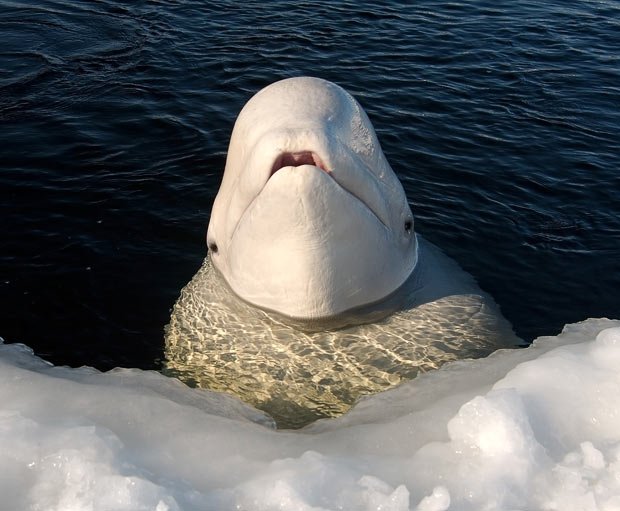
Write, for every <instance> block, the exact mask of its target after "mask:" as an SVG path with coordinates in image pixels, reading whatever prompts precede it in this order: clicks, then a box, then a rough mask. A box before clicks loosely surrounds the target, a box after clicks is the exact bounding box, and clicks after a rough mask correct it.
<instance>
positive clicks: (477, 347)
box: [166, 238, 519, 427]
mask: <svg viewBox="0 0 620 511" xmlns="http://www.w3.org/2000/svg"><path fill="white" fill-rule="evenodd" d="M418 241H419V262H418V265H417V267H416V270H415V272H414V274H412V276H411V277H410V279H409V280H408V281H407V282H406V283H405V284H404V285H403V286H402V287H401V288H400V289H399V290H397V292H396V293H394V294H393V295H392V296H391V297H389V299H387V300H386V301H384V302H381V303H377V304H374V306H373V307H368V308H367V309H365V310H360V311H359V312H355V313H352V314H350V315H345V316H344V317H341V318H332V319H330V320H323V321H315V322H311V323H299V322H297V323H292V322H290V321H289V320H287V319H286V318H283V317H280V316H278V315H275V314H273V313H268V312H265V311H262V310H261V309H258V308H256V307H253V306H252V305H250V304H248V303H246V302H244V301H242V300H240V299H239V297H238V296H236V295H235V294H234V293H233V292H232V291H231V290H230V288H229V287H228V286H227V284H226V282H225V281H224V280H223V278H222V276H221V275H220V274H219V273H218V271H217V270H215V269H214V268H213V266H212V263H211V261H210V260H209V258H208V257H207V258H206V259H205V262H204V264H203V266H202V268H201V269H200V270H199V271H198V273H197V274H196V275H195V276H194V278H193V279H192V281H191V282H190V283H189V284H188V285H187V286H186V287H185V288H184V289H183V291H182V292H181V296H180V297H179V299H178V301H177V303H176V304H175V306H174V309H173V312H172V316H171V319H170V324H169V325H168V327H167V329H166V360H167V361H166V372H167V374H169V375H171V376H176V377H178V378H180V379H181V380H183V381H185V382H186V383H188V384H190V385H195V386H198V387H202V388H208V389H212V390H221V391H226V392H230V393H232V394H235V395H237V396H238V397H240V398H241V399H243V400H244V401H245V402H247V403H250V404H252V405H253V406H255V407H257V408H259V409H261V410H264V411H266V412H267V413H269V414H270V415H271V416H272V417H273V418H274V419H275V420H276V422H277V423H278V425H279V426H280V427H301V426H304V425H306V424H308V423H310V422H312V421H314V420H316V419H320V418H323V417H332V416H337V415H340V414H343V413H345V412H346V411H347V410H348V409H349V408H350V407H351V406H352V405H353V404H354V403H355V402H356V401H357V400H358V399H359V398H360V397H362V396H364V395H369V394H374V393H376V392H380V391H382V390H385V389H388V388H390V387H393V386H395V385H398V384H399V383H401V382H403V381H407V380H410V379H412V378H414V377H415V376H416V375H417V374H418V373H420V372H425V371H428V370H431V369H435V368H437V367H439V366H441V365H442V364H444V363H446V362H449V361H453V360H458V359H463V358H469V357H482V356H486V355H488V354H490V353H491V352H493V351H495V350H497V349H499V348H508V347H514V346H515V345H517V344H518V343H519V340H518V338H517V337H516V336H515V335H514V333H513V331H512V328H511V326H510V324H509V323H508V322H507V321H506V320H505V319H504V318H503V317H502V315H501V314H500V312H499V310H498V308H497V305H496V304H495V302H494V301H493V299H492V298H491V297H490V296H488V295H486V294H485V293H483V292H482V291H480V289H479V287H478V286H477V284H476V283H475V281H474V279H473V278H472V277H471V276H470V275H469V274H467V273H466V272H465V271H463V270H462V269H461V268H460V267H459V266H458V265H457V264H456V263H455V262H454V261H452V260H451V259H450V258H448V257H447V256H446V255H445V254H443V253H442V252H441V251H440V250H439V249H438V248H437V247H435V246H433V245H432V244H430V243H428V242H426V241H425V240H423V239H421V238H418ZM378 316H383V317H378ZM351 321H370V322H369V323H362V324H357V325H353V326H348V327H342V328H337V327H338V323H339V322H342V323H346V322H351Z"/></svg>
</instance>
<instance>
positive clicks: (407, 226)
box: [405, 218, 413, 234]
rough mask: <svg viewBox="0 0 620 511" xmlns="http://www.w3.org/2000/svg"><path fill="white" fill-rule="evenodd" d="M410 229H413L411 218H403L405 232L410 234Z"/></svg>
mask: <svg viewBox="0 0 620 511" xmlns="http://www.w3.org/2000/svg"><path fill="white" fill-rule="evenodd" d="M412 229H413V220H411V219H410V218H408V219H407V220H405V232H406V233H407V234H411V230H412Z"/></svg>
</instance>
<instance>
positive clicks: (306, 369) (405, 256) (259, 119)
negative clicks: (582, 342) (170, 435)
mask: <svg viewBox="0 0 620 511" xmlns="http://www.w3.org/2000/svg"><path fill="white" fill-rule="evenodd" d="M207 246H208V253H207V257H206V259H205V260H204V263H203V265H202V267H201V268H200V269H199V271H198V272H197V274H196V275H195V276H194V277H193V279H192V280H191V281H190V282H189V283H188V284H187V285H186V286H185V287H184V288H183V290H182V291H181V294H180V297H179V299H178V300H177V302H176V304H175V306H174V308H173V311H172V314H171V318H170V323H169V324H168V325H167V327H166V335H165V341H166V362H165V372H166V373H167V374H169V375H172V376H176V377H178V378H179V379H181V380H182V381H184V382H186V383H188V384H190V385H195V386H199V387H203V388H208V389H211V390H221V391H226V392H229V393H232V394H235V395H237V396H238V397H240V398H241V399H242V400H244V401H246V402H248V403H250V404H252V405H254V406H256V407H257V408H259V409H262V410H264V411H266V412H267V413H269V414H270V415H271V416H272V417H273V418H274V419H275V420H276V422H277V423H278V425H279V426H280V427H289V428H290V427H301V426H304V425H306V424H308V423H310V422H312V421H314V420H316V419H320V418H323V417H330V416H335V415H340V414H342V413H344V412H346V411H347V410H348V409H349V408H350V407H351V406H352V405H353V404H354V403H355V402H356V401H357V400H359V399H360V398H361V397H362V396H364V395H368V394H374V393H376V392H379V391H382V390H385V389H387V388H390V387H393V386H395V385H398V384H399V383H401V382H403V381H406V380H410V379H412V378H414V377H415V376H416V375H417V374H418V373H419V372H422V371H428V370H430V369H434V368H438V367H439V366H441V365H442V364H444V363H445V362H448V361H453V360H457V359H463V358H470V357H480V356H485V355H488V354H490V353H491V352H493V351H495V350H497V349H499V348H508V347H515V346H517V345H519V344H520V340H519V339H518V338H517V337H516V335H515V334H514V332H513V330H512V327H511V325H510V324H509V323H508V321H507V320H505V319H504V318H503V317H502V315H501V313H500V311H499V307H498V306H497V305H496V303H495V302H494V301H493V299H492V298H491V297H490V296H489V295H487V294H486V293H484V292H483V291H481V290H480V288H479V287H478V285H477V284H476V282H475V280H474V279H473V277H472V276H470V275H469V274H467V273H466V272H465V271H464V270H462V269H461V268H460V267H459V266H458V264H457V263H456V262H454V261H453V260H451V259H450V258H449V257H447V256H446V255H445V254H443V253H442V252H441V250H439V249H438V248H437V247H435V246H434V245H432V244H431V243H429V242H427V241H426V240H424V239H423V238H422V237H420V236H419V235H417V234H416V233H415V230H414V218H413V214H412V212H411V209H410V207H409V204H408V202H407V198H406V195H405V192H404V189H403V187H402V185H401V183H400V181H399V179H398V178H397V176H396V174H395V173H394V171H393V170H392V168H391V167H390V165H389V163H388V161H387V159H386V158H385V156H384V154H383V151H382V149H381V146H380V144H379V141H378V139H377V136H376V134H375V131H374V128H373V127H372V124H371V122H370V120H369V119H368V117H367V115H366V114H365V112H364V110H363V109H362V107H361V106H360V105H359V103H358V102H357V101H356V100H355V99H354V98H353V97H352V96H351V95H350V94H349V93H347V92H346V91H345V90H344V89H342V88H341V87H339V86H338V85H335V84H333V83H331V82H328V81H325V80H322V79H318V78H311V77H299V78H290V79H286V80H282V81H279V82H276V83H274V84H272V85H269V86H268V87H266V88H264V89H263V90H261V91H259V92H258V93H257V94H256V95H255V96H254V97H252V98H251V99H250V101H248V103H247V104H246V105H245V106H244V108H243V109H242V111H241V113H240V114H239V116H238V118H237V121H236V123H235V126H234V128H233V132H232V135H231V139H230V145H229V150H228V155H227V161H226V167H225V170H224V175H223V178H222V183H221V186H220V189H219V191H218V194H217V196H216V199H215V202H214V204H213V209H212V212H211V218H210V222H209V227H208V231H207Z"/></svg>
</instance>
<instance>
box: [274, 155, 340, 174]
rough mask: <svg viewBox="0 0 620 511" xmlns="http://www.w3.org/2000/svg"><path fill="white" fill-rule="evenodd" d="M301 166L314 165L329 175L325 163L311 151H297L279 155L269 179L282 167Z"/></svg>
mask: <svg viewBox="0 0 620 511" xmlns="http://www.w3.org/2000/svg"><path fill="white" fill-rule="evenodd" d="M301 165H314V166H315V167H318V168H320V169H321V170H324V171H325V172H327V173H328V174H329V173H330V170H328V169H327V167H326V166H325V163H324V162H323V160H321V158H320V157H319V155H318V154H316V153H313V152H312V151H298V152H295V153H290V152H287V153H281V154H280V155H279V156H278V157H277V158H276V160H275V161H274V162H273V166H272V167H271V173H270V174H269V177H271V176H273V175H274V174H275V173H276V172H278V170H280V169H283V168H284V167H299V166H301Z"/></svg>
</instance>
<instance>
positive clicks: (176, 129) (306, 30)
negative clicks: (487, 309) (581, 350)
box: [0, 0, 620, 370]
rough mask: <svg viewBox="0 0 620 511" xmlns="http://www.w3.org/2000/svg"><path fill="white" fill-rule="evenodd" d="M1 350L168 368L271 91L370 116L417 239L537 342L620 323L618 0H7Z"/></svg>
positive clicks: (0, 124) (0, 87)
mask: <svg viewBox="0 0 620 511" xmlns="http://www.w3.org/2000/svg"><path fill="white" fill-rule="evenodd" d="M0 41H1V42H2V44H1V45H0V166H1V167H0V168H1V171H0V191H1V199H2V200H0V215H1V218H2V219H3V230H2V233H3V235H2V244H1V246H2V250H0V310H1V313H0V335H1V336H2V337H4V338H5V339H6V340H7V341H9V342H22V343H25V344H28V345H29V346H31V347H32V348H33V349H34V351H35V353H36V354H38V355H40V356H42V357H44V358H45V359H48V360H50V361H52V362H53V363H55V364H67V365H72V366H80V365H90V366H94V367H96V368H98V369H102V370H105V369H110V368H113V367H116V366H126V367H138V368H143V369H158V368H160V365H161V357H162V351H163V329H164V326H165V325H166V323H167V322H168V319H169V316H170V310H171V307H172V305H173V304H174V302H175V300H176V298H177V296H178V293H179V291H180V289H181V288H182V287H183V286H184V285H185V284H186V283H187V282H188V281H189V280H190V279H191V277H192V276H193V275H194V273H195V272H196V271H197V269H198V268H199V267H200V264H201V262H202V260H203V258H204V256H205V253H206V243H205V234H206V226H207V223H208V220H209V212H210V209H211V204H212V201H213V199H214V197H215V194H216V192H217V189H218V186H219V182H220V179H221V174H222V171H223V167H224V162H225V156H226V150H227V144H228V138H229V135H230V132H231V129H232V125H233V123H234V120H235V117H236V115H237V113H238V112H239V110H240V109H241V107H242V106H243V104H244V103H245V102H246V101H247V100H248V99H249V98H250V97H251V95H252V94H254V93H255V92H256V91H257V90H259V89H260V88H262V87H263V86H265V85H267V84H269V83H271V82H273V81H275V80H278V79H281V78H285V77H289V76H298V75H314V76H319V77H322V78H326V79H328V80H332V81H334V82H336V83H338V84H339V85H341V86H343V87H344V88H345V89H347V90H348V91H349V92H351V93H352V94H353V95H355V96H356V98H357V99H358V100H359V101H360V103H361V104H362V105H363V107H364V108H365V110H366V111H367V113H368V115H369V117H370V118H371V120H372V122H373V124H374V126H375V128H376V130H377V133H378V136H379V139H380V141H381V143H382V146H383V149H384V152H385V153H386V155H387V157H388V160H389V161H390V163H391V164H392V167H393V168H394V170H395V171H396V173H397V174H398V176H399V177H400V179H401V180H402V182H403V185H404V187H405V191H406V192H407V195H408V197H409V200H410V202H411V205H412V208H413V211H414V214H415V216H416V229H417V231H418V232H419V233H420V234H422V235H423V236H424V237H425V238H427V239H428V240H430V241H432V242H433V243H435V244H436V245H438V246H440V247H441V248H442V249H443V250H444V251H445V252H446V253H447V254H449V255H450V256H451V257H453V258H454V259H455V260H457V261H458V262H459V263H460V264H461V265H462V266H463V267H464V268H465V269H466V270H467V271H469V272H470V273H471V274H472V275H474V276H475V278H476V279H477V280H478V282H479V283H480V285H481V287H482V288H483V289H485V290H486V291H487V292H489V293H490V294H491V295H492V296H493V297H494V298H495V300H496V301H497V302H498V303H499V305H500V306H501V308H502V311H503V313H504V315H505V316H506V317H507V318H508V319H509V320H510V321H511V322H512V324H513V326H514V328H515V330H516V332H517V333H518V335H520V336H521V337H522V338H523V339H525V340H526V341H531V340H532V339H533V338H535V337H536V336H539V335H543V334H556V333H557V332H558V331H559V330H560V329H561V327H562V326H563V325H564V324H566V323H571V322H575V321H580V320H582V319H585V318H587V317H603V316H607V317H613V318H618V317H620V300H619V298H618V290H619V289H620V197H619V194H620V142H619V141H620V3H619V2H617V1H602V0H601V1H594V0H592V1H585V0H584V1H574V2H564V1H552V2H534V1H525V0H518V1H513V2H486V1H470V2H448V1H430V0H426V1H420V2H416V3H415V5H414V6H412V5H410V4H409V3H408V2H386V5H381V6H379V5H376V3H375V2H364V1H362V2H357V1H356V2H353V1H343V2H330V3H325V2H312V1H310V2H296V3H292V2H284V1H271V2H244V3H242V4H241V3H237V2H231V1H218V2H200V1H193V2H192V1H188V0H176V1H168V2H163V1H149V2H146V1H138V2H123V1H121V0H116V1H111V0H99V1H77V0H71V1H62V2H61V1H51V0H50V1H45V0H33V1H28V2H17V1H16V2H11V1H2V2H0Z"/></svg>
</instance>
